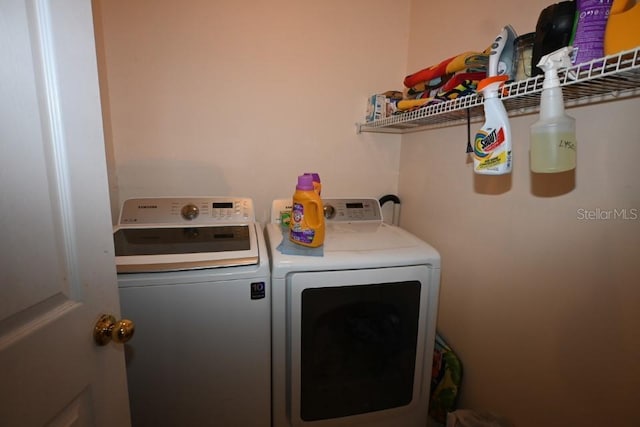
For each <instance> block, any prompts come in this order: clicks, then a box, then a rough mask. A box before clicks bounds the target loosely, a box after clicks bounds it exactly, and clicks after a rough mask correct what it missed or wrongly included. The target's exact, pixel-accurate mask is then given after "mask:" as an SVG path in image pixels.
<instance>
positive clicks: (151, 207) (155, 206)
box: [138, 205, 158, 209]
mask: <svg viewBox="0 0 640 427" xmlns="http://www.w3.org/2000/svg"><path fill="white" fill-rule="evenodd" d="M138 209H158V205H138Z"/></svg>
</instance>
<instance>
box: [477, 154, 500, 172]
mask: <svg viewBox="0 0 640 427" xmlns="http://www.w3.org/2000/svg"><path fill="white" fill-rule="evenodd" d="M503 163H507V153H506V152H505V151H503V152H501V153H500V154H498V155H497V156H492V157H490V158H488V159H483V160H481V161H480V163H478V165H477V166H476V170H482V169H489V168H493V167H496V166H498V165H501V164H503Z"/></svg>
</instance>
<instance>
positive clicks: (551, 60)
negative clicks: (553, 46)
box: [538, 46, 573, 89]
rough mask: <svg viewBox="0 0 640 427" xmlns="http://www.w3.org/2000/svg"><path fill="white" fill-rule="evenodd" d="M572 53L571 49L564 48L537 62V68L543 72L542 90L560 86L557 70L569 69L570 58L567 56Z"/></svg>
mask: <svg viewBox="0 0 640 427" xmlns="http://www.w3.org/2000/svg"><path fill="white" fill-rule="evenodd" d="M571 52H573V47H571V46H565V47H563V48H561V49H558V50H556V51H553V52H551V53H549V54H547V55H545V56H543V57H542V59H540V62H538V68H540V69H541V70H542V71H544V83H543V84H542V87H543V89H549V88H553V87H558V86H560V80H559V79H558V69H559V68H567V67H570V66H571V65H572V64H571V57H570V56H569V55H570V54H571Z"/></svg>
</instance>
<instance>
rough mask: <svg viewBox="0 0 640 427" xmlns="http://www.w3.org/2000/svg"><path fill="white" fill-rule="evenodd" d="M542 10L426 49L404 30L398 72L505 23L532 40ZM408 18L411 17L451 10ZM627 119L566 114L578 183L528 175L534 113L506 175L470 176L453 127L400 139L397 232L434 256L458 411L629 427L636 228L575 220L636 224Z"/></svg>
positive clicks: (500, 15) (637, 315)
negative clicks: (461, 370) (455, 358)
mask: <svg viewBox="0 0 640 427" xmlns="http://www.w3.org/2000/svg"><path fill="white" fill-rule="evenodd" d="M550 3H551V2H549V1H537V2H529V3H527V4H525V3H521V2H510V1H507V0H497V1H495V2H492V3H491V5H490V7H491V11H492V13H493V15H492V16H489V11H488V7H489V6H488V5H484V6H483V9H482V10H481V11H479V12H478V13H479V15H478V16H477V17H476V18H475V19H470V20H469V22H468V25H465V26H464V27H463V28H461V29H459V30H455V31H454V30H448V31H446V33H445V34H443V33H442V32H439V36H438V37H433V28H430V27H429V26H425V25H419V24H418V22H417V19H414V22H412V25H411V36H410V45H409V46H410V48H409V64H410V66H409V69H408V71H412V70H417V69H419V68H422V67H424V66H427V65H430V64H432V63H435V62H436V61H438V60H439V59H444V58H446V57H448V56H451V55H453V54H455V53H458V52H463V51H465V50H473V49H482V48H483V47H484V46H483V43H481V42H479V40H485V39H487V38H489V39H491V38H492V35H494V33H497V30H499V28H500V27H501V25H504V24H506V23H511V24H512V25H513V26H514V28H515V29H516V31H517V32H518V33H520V34H523V33H526V32H529V31H532V30H533V29H534V28H535V22H536V20H537V16H538V14H539V11H540V10H542V9H543V8H544V7H545V6H546V5H548V4H550ZM412 7H413V8H412V12H411V16H412V17H414V18H415V17H417V16H426V15H427V14H431V15H433V16H445V15H447V13H448V12H450V11H451V9H450V6H449V5H445V4H442V5H438V4H432V3H429V4H427V3H426V2H420V1H413V2H412ZM456 9H460V10H477V6H476V3H474V2H471V1H462V2H458V3H456ZM443 30H444V29H443ZM443 38H444V39H445V40H446V43H442V39H443ZM638 111H640V99H633V100H625V101H619V102H614V103H606V104H601V105H598V106H589V107H581V108H576V109H570V110H569V113H570V114H571V115H573V116H574V117H575V118H576V120H577V126H578V131H577V138H578V143H579V148H578V168H577V170H576V172H575V175H574V174H560V175H559V176H544V175H542V176H533V175H532V174H531V173H530V172H529V165H528V149H529V140H528V131H529V126H530V124H531V123H533V122H534V121H535V120H536V116H535V115H529V116H524V117H520V118H515V119H513V120H512V121H511V124H512V133H513V150H514V170H513V173H512V175H511V176H510V177H506V178H495V177H478V176H474V174H473V171H472V164H471V163H469V161H468V159H467V157H466V154H465V152H464V150H465V145H466V140H467V131H466V126H457V127H452V128H447V129H440V130H435V131H429V132H420V133H416V134H411V135H405V136H403V139H402V153H401V161H400V184H399V195H400V198H401V199H402V202H403V204H402V206H403V208H402V218H401V225H403V226H404V227H405V228H407V229H409V230H410V231H412V232H415V233H416V234H417V235H419V236H420V237H422V238H424V239H425V240H427V241H429V242H431V243H432V244H433V245H434V246H435V247H436V248H438V249H439V250H440V252H441V255H442V267H443V269H442V288H441V300H440V311H439V319H438V321H439V323H438V329H439V330H440V332H441V333H442V334H443V335H444V336H445V337H446V339H447V340H448V341H449V343H450V344H451V345H452V346H453V347H454V348H455V350H456V351H457V353H458V354H459V356H460V357H461V358H462V361H463V363H464V367H465V376H464V384H463V388H462V390H463V391H462V396H461V402H460V404H461V406H462V407H467V408H472V409H476V410H489V411H494V412H497V413H499V414H503V415H505V416H507V417H508V418H509V419H511V420H512V421H513V422H514V423H515V425H516V426H518V427H540V426H545V427H553V426H558V427H560V426H563V427H566V426H581V427H587V426H616V427H623V426H625V427H631V426H638V425H640V413H639V412H638V411H637V410H638V408H637V402H638V399H637V396H638V387H639V386H640V364H639V363H638V361H639V360H640V309H639V307H640V262H639V260H640V218H638V219H629V220H623V219H609V220H605V219H601V220H587V219H583V218H584V217H586V216H587V215H588V214H587V213H586V211H587V210H588V211H590V212H593V213H592V215H597V214H598V212H597V209H601V211H600V217H601V218H605V215H606V214H605V213H604V211H608V210H614V209H619V210H620V212H622V210H626V213H627V215H628V216H629V217H634V216H635V215H634V214H637V215H640V167H638V165H637V161H638V159H640V121H639V120H638ZM480 125H481V123H477V124H474V126H473V127H472V129H473V131H474V132H475V130H476V129H477V128H479V127H480ZM634 209H635V210H634Z"/></svg>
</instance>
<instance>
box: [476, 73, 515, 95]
mask: <svg viewBox="0 0 640 427" xmlns="http://www.w3.org/2000/svg"><path fill="white" fill-rule="evenodd" d="M507 79H509V76H507V75H506V74H503V75H500V76H492V77H487V78H486V79H482V80H480V82H479V83H478V92H482V96H484V97H485V98H497V97H498V92H499V91H500V87H501V86H502V85H503V84H504V82H506V81H507Z"/></svg>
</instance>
